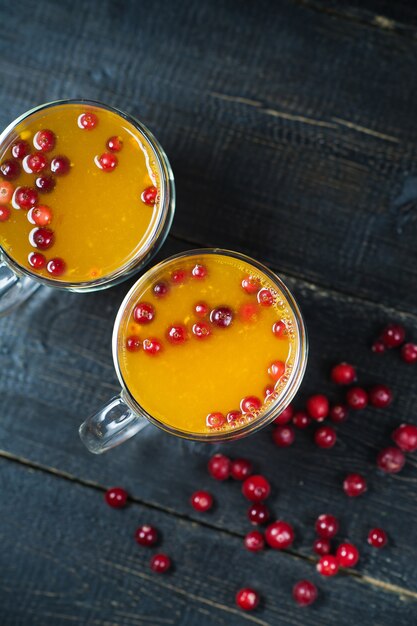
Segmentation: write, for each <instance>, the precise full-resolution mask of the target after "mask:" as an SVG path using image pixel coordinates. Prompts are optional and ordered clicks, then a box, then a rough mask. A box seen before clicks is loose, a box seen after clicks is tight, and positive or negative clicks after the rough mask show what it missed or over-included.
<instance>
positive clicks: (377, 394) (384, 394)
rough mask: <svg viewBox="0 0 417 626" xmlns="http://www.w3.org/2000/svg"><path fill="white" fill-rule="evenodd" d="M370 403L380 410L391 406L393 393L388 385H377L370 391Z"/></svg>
mask: <svg viewBox="0 0 417 626" xmlns="http://www.w3.org/2000/svg"><path fill="white" fill-rule="evenodd" d="M368 397H369V402H370V403H371V404H372V406H376V407H377V408H378V409H383V408H385V407H386V406H389V405H390V404H391V402H392V391H391V389H390V388H389V387H387V386H386V385H375V387H372V389H370V390H369V394H368Z"/></svg>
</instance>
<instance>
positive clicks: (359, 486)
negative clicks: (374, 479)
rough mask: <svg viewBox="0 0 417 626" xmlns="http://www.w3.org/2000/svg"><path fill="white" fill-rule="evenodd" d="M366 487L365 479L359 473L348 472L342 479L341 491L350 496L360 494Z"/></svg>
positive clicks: (354, 496) (353, 496)
mask: <svg viewBox="0 0 417 626" xmlns="http://www.w3.org/2000/svg"><path fill="white" fill-rule="evenodd" d="M367 489H368V486H367V484H366V480H365V478H364V477H363V476H361V474H348V475H347V476H346V478H345V480H344V481H343V491H344V492H345V494H346V495H347V496H349V497H351V498H356V497H357V496H361V495H362V494H363V493H365V491H366V490H367Z"/></svg>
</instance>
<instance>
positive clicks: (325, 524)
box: [314, 513, 339, 539]
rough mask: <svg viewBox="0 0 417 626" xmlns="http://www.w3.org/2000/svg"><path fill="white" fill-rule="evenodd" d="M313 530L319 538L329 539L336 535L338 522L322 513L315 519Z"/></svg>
mask: <svg viewBox="0 0 417 626" xmlns="http://www.w3.org/2000/svg"><path fill="white" fill-rule="evenodd" d="M314 528H315V530H316V533H317V534H318V535H319V536H320V537H322V538H324V539H331V538H332V537H334V536H335V535H337V533H338V530H339V520H338V519H337V518H336V517H335V516H334V515H329V514H328V513H323V514H322V515H319V517H318V518H317V519H316V523H315V525H314Z"/></svg>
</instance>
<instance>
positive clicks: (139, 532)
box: [135, 524, 158, 547]
mask: <svg viewBox="0 0 417 626" xmlns="http://www.w3.org/2000/svg"><path fill="white" fill-rule="evenodd" d="M135 539H136V541H137V543H139V544H140V545H141V546H148V547H149V546H153V545H155V544H156V542H157V541H158V531H157V530H156V528H154V527H153V526H149V524H143V526H139V528H137V529H136V532H135Z"/></svg>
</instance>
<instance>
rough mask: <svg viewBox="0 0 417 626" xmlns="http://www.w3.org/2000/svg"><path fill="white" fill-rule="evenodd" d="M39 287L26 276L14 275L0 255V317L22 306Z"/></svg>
mask: <svg viewBox="0 0 417 626" xmlns="http://www.w3.org/2000/svg"><path fill="white" fill-rule="evenodd" d="M39 287H40V285H39V283H37V282H36V281H34V280H32V279H31V278H29V277H28V276H24V275H21V276H19V275H18V274H16V272H14V271H13V270H12V269H11V268H10V267H9V266H8V265H7V263H5V261H3V260H2V258H1V254H0V317H2V316H3V315H6V314H7V313H10V311H12V310H13V309H15V308H16V307H18V306H19V305H20V304H22V302H24V301H25V300H27V298H29V297H30V296H31V295H32V294H33V293H34V292H35V291H36V290H37V289H39Z"/></svg>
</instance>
